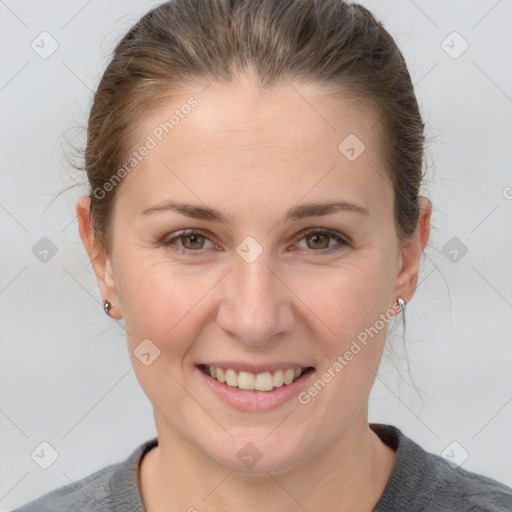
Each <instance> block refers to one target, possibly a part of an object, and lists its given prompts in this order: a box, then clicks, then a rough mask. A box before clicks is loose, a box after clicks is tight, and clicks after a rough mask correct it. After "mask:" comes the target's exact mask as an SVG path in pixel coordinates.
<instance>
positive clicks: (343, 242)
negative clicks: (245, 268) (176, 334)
mask: <svg viewBox="0 0 512 512" xmlns="http://www.w3.org/2000/svg"><path fill="white" fill-rule="evenodd" d="M312 234H321V235H327V236H328V237H329V238H332V239H334V240H336V241H337V242H338V243H339V244H341V246H340V247H336V246H333V247H328V248H327V249H319V250H315V249H309V251H311V252H313V253H319V255H324V254H330V253H332V252H336V251H339V250H341V248H342V247H345V246H350V242H349V241H348V240H346V239H345V238H343V237H341V236H340V235H339V234H338V233H336V232H335V231H330V230H329V229H319V228H309V229H306V230H304V231H302V232H301V233H300V236H298V237H297V238H296V239H295V241H294V243H297V242H300V241H301V240H303V239H304V238H306V237H307V236H308V235H312ZM187 235H201V236H204V237H205V238H207V239H208V240H209V241H210V242H212V241H211V240H210V238H209V237H208V233H206V232H205V231H202V230H200V229H184V230H182V231H179V232H178V233H177V234H176V235H175V236H173V237H172V238H171V239H169V240H168V241H163V242H161V245H162V246H163V247H166V248H168V249H171V250H172V251H176V252H178V253H179V254H186V255H193V256H201V254H202V251H203V249H197V250H193V249H186V248H184V247H179V246H177V245H174V244H173V242H174V241H175V240H177V239H180V238H181V237H182V236H187ZM212 243H214V242H212ZM215 245H216V244H215ZM299 250H300V249H299ZM306 250H308V249H306Z"/></svg>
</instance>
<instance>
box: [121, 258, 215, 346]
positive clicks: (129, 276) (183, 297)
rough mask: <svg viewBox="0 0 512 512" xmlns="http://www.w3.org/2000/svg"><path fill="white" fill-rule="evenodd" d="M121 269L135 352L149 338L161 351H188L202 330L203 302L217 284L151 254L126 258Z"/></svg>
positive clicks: (123, 299)
mask: <svg viewBox="0 0 512 512" xmlns="http://www.w3.org/2000/svg"><path fill="white" fill-rule="evenodd" d="M121 268H123V269H124V271H123V272H120V273H119V275H118V276H116V281H117V289H118V294H119V300H120V303H121V308H122V312H123V318H124V322H125V327H126V330H127V333H128V337H129V340H130V345H131V347H132V350H133V349H134V348H135V346H136V345H137V344H138V343H140V342H141V341H142V340H143V339H145V338H149V339H151V340H152V341H154V343H155V344H156V345H157V346H158V347H159V348H160V349H161V350H165V351H172V352H174V353H178V352H180V351H183V350H185V349H186V344H187V343H189V342H190V339H193V336H194V334H196V333H195V330H196V329H198V328H199V327H200V326H201V322H200V319H199V318H198V314H200V312H201V302H202V299H203V300H204V298H205V297H206V295H207V294H208V291H209V290H210V289H211V288H212V287H213V286H214V283H215V280H214V279H213V278H212V279H210V278H209V277H208V276H207V275H204V274H201V275H200V276H199V274H198V271H197V269H196V270H194V269H185V268H183V267H180V268H179V269H178V268H177V267H176V266H175V265H172V264H170V263H169V261H168V260H166V259H165V257H161V258H160V257H158V258H155V257H153V258H152V256H151V255H148V254H147V252H141V254H140V255H138V256H137V257H132V258H125V259H124V261H122V262H121ZM205 302H206V301H205Z"/></svg>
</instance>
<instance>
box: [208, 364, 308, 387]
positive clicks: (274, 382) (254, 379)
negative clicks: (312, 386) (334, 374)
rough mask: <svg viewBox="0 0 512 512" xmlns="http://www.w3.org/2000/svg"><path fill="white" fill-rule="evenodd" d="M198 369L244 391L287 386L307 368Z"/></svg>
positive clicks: (222, 382) (212, 367)
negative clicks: (263, 369) (255, 370)
mask: <svg viewBox="0 0 512 512" xmlns="http://www.w3.org/2000/svg"><path fill="white" fill-rule="evenodd" d="M199 369H200V370H201V371H203V372H204V373H206V374H207V375H209V376H210V377H212V379H215V380H217V381H218V382H220V383H221V384H225V385H226V386H229V387H232V388H238V389H241V390H245V391H272V390H273V389H275V388H280V387H281V386H288V385H290V384H292V383H293V382H295V381H296V380H297V379H299V378H300V377H301V375H303V374H304V373H305V372H306V371H307V370H308V369H309V367H308V368H287V369H277V370H274V371H264V372H261V373H252V372H248V371H237V370H234V369H233V368H220V367H216V366H206V365H204V364H201V365H199Z"/></svg>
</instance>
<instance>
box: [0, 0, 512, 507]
mask: <svg viewBox="0 0 512 512" xmlns="http://www.w3.org/2000/svg"><path fill="white" fill-rule="evenodd" d="M362 3H363V5H365V6H367V7H368V8H370V10H372V11H373V12H374V13H375V14H376V15H377V16H378V17H379V18H380V19H381V20H382V21H383V22H384V24H385V26H386V27H387V28H388V30H389V31H390V32H391V33H392V34H393V35H394V37H395V38H396V39H397V42H398V44H399V45H400V47H401V49H402V51H403V53H404V55H405V58H406V60H407V62H408V65H409V68H410V71H411V75H412V77H413V81H414V83H415V87H416V91H417V95H418V99H419V102H420V105H421V109H422V113H423V116H424V118H425V120H426V122H427V125H428V136H429V149H428V154H427V156H428V161H429V168H430V178H429V182H428V186H427V188H426V189H425V190H424V194H425V195H427V196H429V197H430V198H431V199H432V201H433V203H434V213H433V217H432V224H433V231H432V234H431V240H430V243H429V247H428V249H427V251H426V253H425V256H424V260H423V264H422V271H421V277H420V283H419V286H418V289H417V292H416V295H415V297H414V298H413V300H412V301H411V302H410V303H409V304H408V306H407V309H406V318H407V327H406V343H407V345H406V350H407V356H408V359H409V363H410V369H411V375H412V379H413V382H414V384H415V385H416V386H417V387H418V388H419V389H420V390H421V391H420V394H418V393H417V392H416V391H415V390H414V387H413V386H412V385H411V381H410V379H409V374H408V368H407V364H406V362H405V355H406V354H405V352H404V345H403V342H402V340H401V337H400V336H391V335H390V337H389V351H387V354H388V355H389V356H391V357H392V359H390V358H386V359H385V361H384V362H383V364H382V366H381V370H380V372H379V376H378V378H377V381H376V385H375V388H374V390H373V392H372V396H371V403H370V420H371V421H380V422H386V423H391V424H394V425H396V426H398V427H399V428H401V429H402V430H403V432H404V433H406V434H407V435H409V436H411V437H412V438H413V439H414V440H416V441H417V442H418V443H420V444H421V445H422V446H423V447H424V448H425V449H427V450H429V451H432V452H435V453H438V454H444V456H446V457H448V458H450V457H451V458H452V460H453V461H455V462H456V463H457V464H459V463H462V467H463V468H466V469H469V470H473V471H476V472H479V473H483V474H486V475H488V476H491V477H493V478H495V479H498V480H500V481H502V482H504V483H506V484H507V485H510V486H512V468H511V463H510V461H511V460H512V436H510V430H511V429H510V427H511V424H512V372H511V367H512V365H511V363H512V336H511V334H510V332H511V328H512V291H511V290H512V229H511V221H512V166H511V150H510V146H511V144H512V116H511V114H512V71H511V66H510V55H511V53H512V42H511V38H510V26H511V22H512V2H511V1H510V0H500V1H496V0H485V1H483V0H482V1H462V0H459V1H451V2H446V1H441V0H436V1H432V0H431V1H426V0H424V1H421V0H415V1H412V0H411V1H410V0H394V1H386V2H384V1H363V2H362ZM153 5H156V2H149V1H137V2H136V1H134V0H123V1H120V0H117V1H109V2H106V1H104V2H100V1H99V0H89V1H84V0H72V1H71V0H68V1H66V2H64V1H62V2H56V1H45V2H38V1H35V0H31V1H28V0H18V1H15V0H5V1H0V38H1V40H0V48H1V52H2V53H1V57H0V108H1V120H2V121H1V125H0V130H1V132H0V144H1V165H0V169H1V173H2V176H1V179H2V181H1V183H2V185H1V188H0V222H1V229H2V240H3V243H2V244H1V245H0V251H1V264H0V308H1V309H0V333H1V343H2V345H1V350H2V352H1V358H0V379H1V387H0V432H1V437H0V446H1V455H0V510H1V511H6V510H11V509H12V508H14V507H16V506H19V505H21V504H23V503H25V502H27V501H29V500H32V499H34V498H36V497H37V496H40V495H41V494H43V493H45V492H48V491H50V490H51V489H53V488H56V487H60V486H62V485H65V484H68V483H70V482H72V481H76V480H78V479H80V478H82V477H84V476H86V475H89V474H90V473H92V472H93V471H96V470H97V469H99V468H101V467H103V466H105V465H107V464H111V463H115V462H119V461H121V460H123V459H124V458H125V457H127V456H128V455H129V454H130V453H131V452H132V450H133V449H134V448H135V447H136V446H137V445H138V444H139V443H141V442H142V441H144V440H146V439H148V438H150V437H152V436H154V435H156V431H155V428H154V424H153V417H152V409H151V406H150V403H149V401H148V400H147V398H146V396H145V395H144V393H143V391H142V390H141V388H140V386H139V384H138V381H137V380H136V377H135V375H134V372H133V370H132V367H131V363H130V360H129V357H128V354H127V348H126V340H125V337H124V331H123V329H122V324H117V323H116V322H115V321H114V320H112V319H109V318H108V317H106V316H105V314H104V313H103V311H102V308H101V298H100V295H99V292H98V288H97V285H96V282H95V279H94V274H93V272H92V269H91V266H90V263H89V261H88V259H87V255H86V253H85V251H84V249H83V246H82V243H81V241H80V238H79V235H78V229H77V223H76V218H75V213H74V205H75V202H76V199H77V198H78V197H79V196H80V195H82V194H83V193H85V191H86V188H85V187H75V188H74V189H72V190H70V191H67V192H65V193H63V194H61V195H58V196H57V194H58V193H59V192H60V191H62V190H64V189H65V188H66V187H68V186H69V185H70V184H72V183H73V180H72V176H73V175H71V176H70V175H69V174H68V171H67V170H66V169H68V168H69V166H67V164H66V160H65V157H64V152H65V151H66V148H67V146H66V140H67V141H71V142H72V143H73V144H76V145H78V146H80V145H82V144H83V142H84V132H83V129H81V128H80V127H83V126H85V123H86V119H87V112H88V108H89V106H90V102H91V98H92V91H93V90H94V88H95V86H96V85H97V83H98V80H99V78H100V76H101V73H102V71H103V70H104V68H105V65H106V63H107V60H108V58H109V55H110V52H111V50H112V48H113V44H114V43H115V42H116V41H117V40H118V39H119V38H120V37H121V36H122V34H124V32H125V31H126V30H127V29H128V28H129V27H130V26H131V24H132V23H133V22H135V21H136V20H137V19H138V18H139V17H140V15H142V14H143V13H144V12H145V11H146V10H148V9H149V8H150V7H152V6H153ZM44 31H46V32H48V33H49V34H50V35H51V37H50V36H40V34H41V33H42V32H44ZM454 31H456V32H457V33H458V34H459V35H457V34H455V35H454V34H452V33H453V32H454ZM52 38H53V40H55V41H56V42H57V43H58V48H57V49H56V51H55V52H54V53H52V54H51V55H50V56H47V58H42V56H41V53H42V52H44V51H46V52H48V51H49V50H51V44H56V43H52ZM42 39H43V41H42ZM443 41H445V42H444V43H443ZM464 41H466V42H467V44H468V45H469V46H468V48H467V49H466V50H465V51H464V52H463V53H461V51H462V50H463V49H464V47H465V42H464ZM33 42H34V43H33ZM31 44H33V45H34V46H35V47H36V48H37V51H36V50H35V49H33V48H32V47H31ZM38 52H39V53H38ZM80 179H83V178H82V177H80ZM44 237H46V238H48V239H49V240H50V241H51V244H52V246H54V249H53V251H54V252H55V250H56V253H55V254H52V251H51V249H50V250H49V252H48V253H46V254H45V253H44V252H41V251H43V250H44V249H45V248H46V249H48V244H49V243H48V241H47V240H43V241H41V239H42V238H44ZM34 247H35V248H34ZM465 248H466V249H467V253H465V254H464V251H465V250H466V249H465ZM454 251H456V252H454ZM454 259H455V260H457V261H453V260H454ZM42 260H43V261H42ZM394 327H396V332H397V333H398V334H401V333H402V329H401V327H400V325H399V324H395V325H394ZM392 349H393V350H392ZM393 363H394V364H393ZM394 365H397V366H398V370H397V369H395V368H394ZM44 441H46V442H47V443H49V444H50V445H51V446H52V447H53V448H54V449H55V450H56V452H57V454H58V457H57V459H56V460H55V462H54V463H53V464H51V465H50V466H49V467H48V469H43V468H42V467H40V464H41V463H44V461H38V462H39V463H36V461H35V460H34V459H33V458H32V457H31V454H32V453H33V452H34V450H36V451H37V450H40V449H41V446H40V444H41V443H42V442H44ZM453 442H456V444H452V443H453ZM44 446H45V445H43V447H44ZM45 453H47V454H48V453H51V450H50V449H47V450H46V451H45ZM464 459H465V460H464ZM47 462H49V461H47Z"/></svg>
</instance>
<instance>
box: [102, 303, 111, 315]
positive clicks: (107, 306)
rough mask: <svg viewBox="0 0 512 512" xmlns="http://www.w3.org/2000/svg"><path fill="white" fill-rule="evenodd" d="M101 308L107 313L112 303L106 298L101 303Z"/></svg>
mask: <svg viewBox="0 0 512 512" xmlns="http://www.w3.org/2000/svg"><path fill="white" fill-rule="evenodd" d="M103 309H104V311H105V313H106V314H107V315H108V312H109V311H110V310H111V309H112V304H111V303H110V301H108V300H106V301H105V302H104V303H103Z"/></svg>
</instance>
